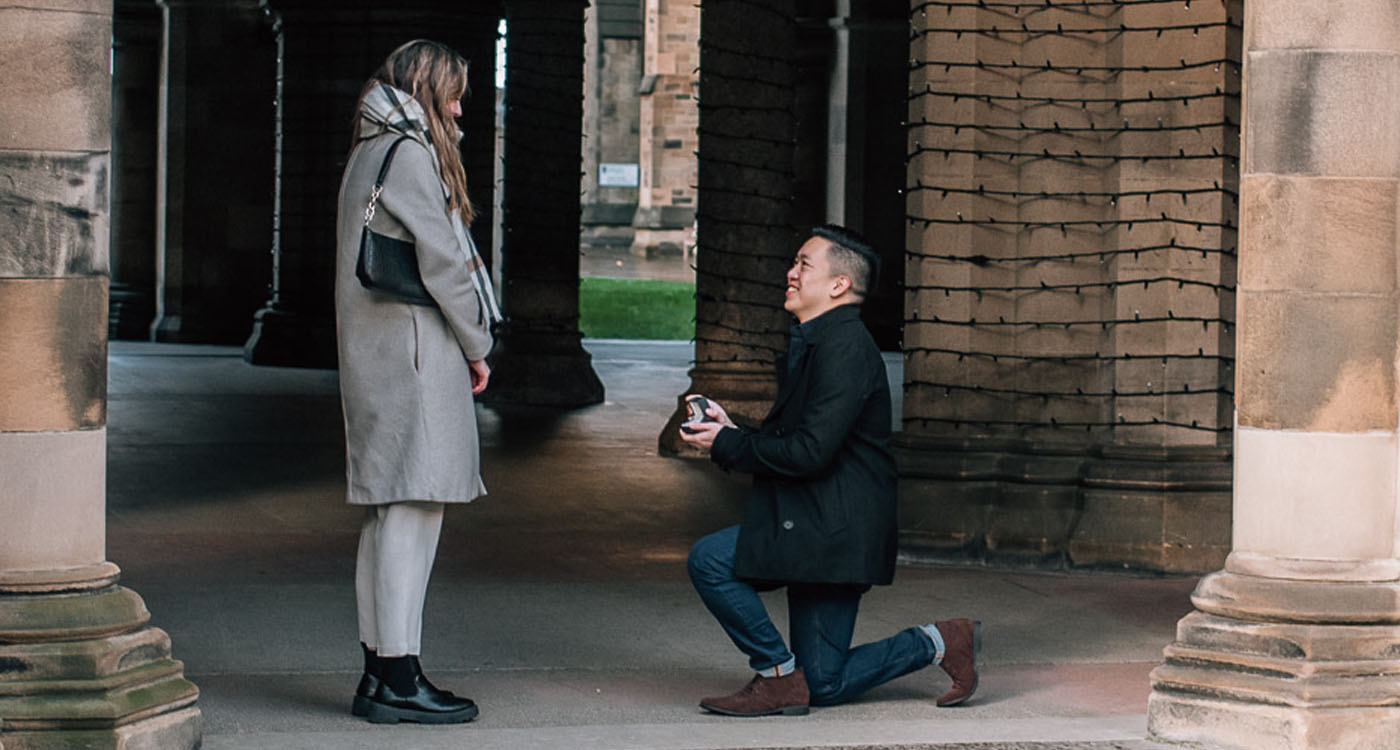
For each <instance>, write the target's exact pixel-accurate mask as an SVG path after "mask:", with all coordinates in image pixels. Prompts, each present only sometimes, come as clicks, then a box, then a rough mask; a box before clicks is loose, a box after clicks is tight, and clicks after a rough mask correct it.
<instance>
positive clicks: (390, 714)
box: [365, 701, 481, 724]
mask: <svg viewBox="0 0 1400 750" xmlns="http://www.w3.org/2000/svg"><path fill="white" fill-rule="evenodd" d="M479 713H481V710H480V709H478V708H477V707H476V706H468V707H466V708H463V709H460V710H457V711H418V710H415V709H412V708H396V707H394V706H386V705H384V704H383V703H375V702H374V701H369V706H368V707H366V709H365V716H366V717H367V718H368V719H369V723H371V724H397V723H399V722H401V721H409V722H414V723H417V724H465V723H467V722H469V721H471V720H472V719H475V718H476V716H477V714H479Z"/></svg>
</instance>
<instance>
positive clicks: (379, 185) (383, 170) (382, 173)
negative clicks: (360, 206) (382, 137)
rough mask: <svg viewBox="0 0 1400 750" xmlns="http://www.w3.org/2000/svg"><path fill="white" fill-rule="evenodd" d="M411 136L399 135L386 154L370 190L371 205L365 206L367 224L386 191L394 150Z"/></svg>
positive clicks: (366, 224)
mask: <svg viewBox="0 0 1400 750" xmlns="http://www.w3.org/2000/svg"><path fill="white" fill-rule="evenodd" d="M410 137H411V136H407V135H401V136H399V137H398V138H397V139H396V140H395V141H394V143H393V144H392V145H390V146H389V151H388V152H387V153H385V154H384V164H383V165H382V166H380V167H379V176H378V177H376V178H374V188H372V189H371V190H370V191H369V205H368V206H365V226H369V222H370V220H371V219H373V218H374V205H375V204H376V203H378V202H379V194H380V193H382V192H384V178H385V177H387V176H388V175H389V163H390V162H392V161H393V160H394V152H395V151H398V150H399V144H401V143H403V142H404V141H406V140H408V139H409V138H410Z"/></svg>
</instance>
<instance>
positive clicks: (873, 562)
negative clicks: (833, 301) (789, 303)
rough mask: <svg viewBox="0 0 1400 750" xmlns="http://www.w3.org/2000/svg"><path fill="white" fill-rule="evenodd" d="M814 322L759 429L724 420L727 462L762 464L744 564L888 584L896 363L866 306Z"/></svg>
mask: <svg viewBox="0 0 1400 750" xmlns="http://www.w3.org/2000/svg"><path fill="white" fill-rule="evenodd" d="M808 324H809V329H808V331H807V334H806V340H807V346H806V349H805V352H804V353H803V354H802V355H801V358H800V359H799V360H798V362H797V364H796V367H795V369H794V370H793V371H792V373H791V374H790V375H787V376H786V377H781V378H780V383H779V387H778V397H777V399H776V400H775V401H774V403H773V408H772V410H770V411H769V413H768V416H767V417H765V418H764V419H763V422H762V424H761V425H760V426H759V428H758V429H756V430H754V429H748V428H740V429H725V430H721V431H720V433H719V435H718V436H716V438H715V442H714V446H713V447H712V448H711V450H710V456H711V458H712V459H713V460H714V461H715V463H717V464H719V465H720V466H722V467H724V468H725V469H728V470H732V471H744V472H749V473H751V474H753V475H754V481H753V489H752V490H751V491H750V492H749V500H748V504H747V506H746V508H745V511H744V520H743V523H742V525H741V526H740V530H739V543H738V549H737V551H736V556H735V561H734V570H735V574H736V575H737V576H738V577H739V578H740V579H743V580H747V581H752V582H761V583H836V584H865V585H872V584H887V583H890V582H891V581H892V580H893V579H894V562H895V553H896V551H897V547H898V533H899V529H898V522H897V520H896V518H895V486H896V474H895V466H894V457H893V456H892V455H891V454H890V418H891V414H890V388H889V380H888V378H887V376H886V374H885V362H884V360H883V359H882V358H881V356H880V350H879V348H878V347H877V346H876V345H875V340H874V339H872V338H871V337H870V332H869V331H867V330H866V329H865V325H864V324H863V323H861V321H860V308H859V307H858V306H856V305H843V306H841V307H837V308H835V309H833V310H830V311H828V312H826V313H824V314H822V315H820V316H818V317H816V318H814V319H812V320H811V321H808ZM786 361H787V359H786V355H783V357H782V358H780V359H779V372H780V373H783V372H784V371H785V370H786V367H785V364H786Z"/></svg>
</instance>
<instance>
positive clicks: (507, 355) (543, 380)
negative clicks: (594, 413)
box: [482, 327, 603, 409]
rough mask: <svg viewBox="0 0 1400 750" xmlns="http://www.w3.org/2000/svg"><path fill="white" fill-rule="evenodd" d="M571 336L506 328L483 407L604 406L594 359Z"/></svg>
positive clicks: (578, 338)
mask: <svg viewBox="0 0 1400 750" xmlns="http://www.w3.org/2000/svg"><path fill="white" fill-rule="evenodd" d="M582 341H583V335H582V334H580V333H578V332H576V331H574V332H566V333H559V332H555V331H531V330H522V329H516V328H509V327H508V328H507V329H506V330H505V331H503V332H502V335H501V337H500V343H498V344H497V345H496V348H495V351H494V352H493V354H492V360H493V361H494V362H495V365H494V368H493V369H492V371H491V383H490V387H489V388H487V389H486V391H485V392H484V393H483V394H482V400H483V402H485V403H512V404H528V405H532V406H550V407H556V408H566V409H567V408H573V407H576V406H584V405H587V404H596V403H598V402H600V401H602V400H603V381H601V380H599V379H598V375H597V373H595V372H594V371H593V355H591V354H589V353H588V352H587V350H585V349H584V348H583V343H582Z"/></svg>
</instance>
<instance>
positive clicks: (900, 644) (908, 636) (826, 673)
mask: <svg viewBox="0 0 1400 750" xmlns="http://www.w3.org/2000/svg"><path fill="white" fill-rule="evenodd" d="M869 588H870V587H869V586H832V585H812V584H792V585H789V586H788V623H789V625H788V634H789V636H791V638H792V651H793V653H795V654H796V655H797V666H799V667H801V668H802V671H803V672H805V673H806V675H807V686H808V688H809V689H810V690H811V695H812V698H811V701H812V705H814V706H830V705H835V704H837V703H844V702H846V701H848V700H851V699H852V698H855V697H856V696H858V695H860V694H861V693H864V692H865V691H867V690H869V689H870V688H873V687H875V686H876V685H880V684H883V683H886V682H889V681H890V680H893V679H894V678H896V677H899V676H901V675H905V674H908V673H910V672H913V671H915V670H918V669H923V668H924V667H927V666H928V665H929V664H932V663H933V658H934V656H935V654H934V650H933V643H932V642H931V641H929V639H928V637H927V636H925V635H924V634H923V633H921V632H919V629H918V628H909V629H907V630H902V631H900V632H898V633H896V634H894V635H892V636H890V637H889V638H886V639H884V640H881V641H875V642H873V643H867V644H865V645H863V646H858V647H856V648H854V649H853V648H851V635H852V633H853V632H854V631H855V626H856V613H857V612H858V611H859V609H860V597H861V595H862V594H864V593H865V592H866V591H867V590H869Z"/></svg>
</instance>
